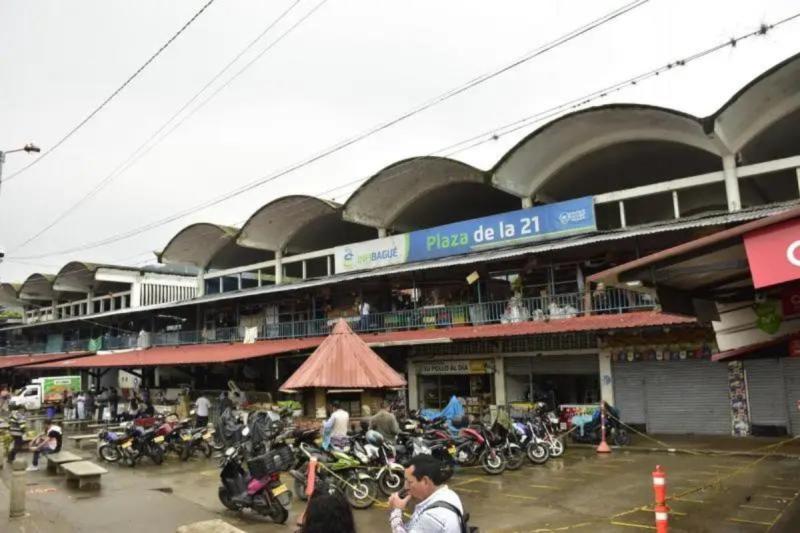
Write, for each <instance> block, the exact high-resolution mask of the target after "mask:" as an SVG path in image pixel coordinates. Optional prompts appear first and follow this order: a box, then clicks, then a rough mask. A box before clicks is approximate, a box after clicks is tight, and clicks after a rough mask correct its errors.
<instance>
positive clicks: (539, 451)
mask: <svg viewBox="0 0 800 533" xmlns="http://www.w3.org/2000/svg"><path fill="white" fill-rule="evenodd" d="M513 425H514V432H515V433H516V437H517V439H518V440H519V443H520V446H521V447H522V448H523V449H524V450H525V454H526V455H527V456H528V460H529V461H530V462H532V463H533V464H535V465H541V464H544V463H546V462H547V460H548V459H549V458H550V447H549V446H547V444H546V443H545V441H544V440H543V439H542V435H543V429H542V428H541V425H540V421H539V420H538V419H537V418H536V417H528V418H527V419H526V420H525V421H524V422H514V424H513Z"/></svg>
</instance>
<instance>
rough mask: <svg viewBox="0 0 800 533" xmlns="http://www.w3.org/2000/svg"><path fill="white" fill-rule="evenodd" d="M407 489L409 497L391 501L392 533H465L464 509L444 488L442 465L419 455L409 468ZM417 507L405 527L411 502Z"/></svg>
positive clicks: (394, 495) (457, 498)
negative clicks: (404, 515)
mask: <svg viewBox="0 0 800 533" xmlns="http://www.w3.org/2000/svg"><path fill="white" fill-rule="evenodd" d="M405 475H406V483H405V488H406V490H407V491H408V494H407V495H405V497H400V494H398V493H396V492H395V493H394V494H392V495H391V497H389V507H390V508H391V509H392V512H391V515H390V518H389V524H390V525H391V528H392V533H465V532H466V522H465V521H464V519H463V514H464V507H463V506H462V505H461V498H459V497H458V494H456V493H455V492H453V491H452V490H451V489H449V488H448V487H447V485H443V483H444V474H443V472H442V464H441V463H440V462H439V460H438V459H436V458H434V457H432V456H430V455H417V456H416V457H413V458H412V459H411V461H410V462H409V465H408V468H406V474H405ZM411 498H414V499H415V500H417V501H418V502H419V503H417V505H416V507H415V508H414V512H413V513H412V515H411V518H410V519H409V520H408V522H406V523H403V510H404V509H405V508H406V506H407V505H408V501H409V500H410V499H411Z"/></svg>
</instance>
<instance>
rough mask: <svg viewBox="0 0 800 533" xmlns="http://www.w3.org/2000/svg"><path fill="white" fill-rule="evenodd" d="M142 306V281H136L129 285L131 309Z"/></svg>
mask: <svg viewBox="0 0 800 533" xmlns="http://www.w3.org/2000/svg"><path fill="white" fill-rule="evenodd" d="M141 305H142V280H141V279H137V280H136V281H134V282H133V283H131V307H141Z"/></svg>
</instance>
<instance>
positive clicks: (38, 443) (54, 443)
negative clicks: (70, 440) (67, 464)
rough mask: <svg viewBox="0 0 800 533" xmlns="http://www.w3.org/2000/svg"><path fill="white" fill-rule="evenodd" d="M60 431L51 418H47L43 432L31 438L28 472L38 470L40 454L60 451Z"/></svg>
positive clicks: (61, 436)
mask: <svg viewBox="0 0 800 533" xmlns="http://www.w3.org/2000/svg"><path fill="white" fill-rule="evenodd" d="M62 438H63V435H62V431H61V428H60V427H59V426H57V425H56V424H54V423H53V421H52V420H47V429H46V430H45V433H44V434H42V435H39V436H38V437H36V438H35V439H34V440H33V443H32V444H31V449H32V450H33V463H32V464H31V466H29V467H28V468H27V471H28V472H35V471H36V470H39V457H40V456H41V455H42V454H50V453H58V452H60V451H61V443H62Z"/></svg>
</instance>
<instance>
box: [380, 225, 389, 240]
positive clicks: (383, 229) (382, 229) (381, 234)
mask: <svg viewBox="0 0 800 533" xmlns="http://www.w3.org/2000/svg"><path fill="white" fill-rule="evenodd" d="M387 235H388V232H387V231H386V228H378V237H379V238H381V239H382V238H384V237H386V236H387Z"/></svg>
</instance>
